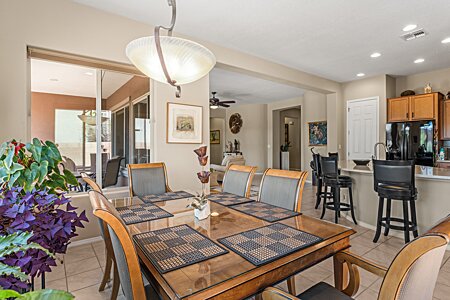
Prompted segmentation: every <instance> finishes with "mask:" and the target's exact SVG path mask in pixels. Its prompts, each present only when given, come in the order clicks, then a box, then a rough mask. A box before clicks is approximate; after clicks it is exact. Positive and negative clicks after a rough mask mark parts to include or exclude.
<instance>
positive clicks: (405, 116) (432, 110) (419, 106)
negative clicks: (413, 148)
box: [387, 93, 450, 138]
mask: <svg viewBox="0 0 450 300" xmlns="http://www.w3.org/2000/svg"><path fill="white" fill-rule="evenodd" d="M442 99H443V95H442V94H441V93H430V94H423V95H414V96H408V97H399V98H391V99H388V100H387V111H388V117H387V121H388V122H407V121H422V120H435V121H437V120H438V118H439V115H438V108H439V103H440V102H441V101H440V100H442ZM448 120H449V122H450V115H449V118H448ZM449 138H450V131H449Z"/></svg>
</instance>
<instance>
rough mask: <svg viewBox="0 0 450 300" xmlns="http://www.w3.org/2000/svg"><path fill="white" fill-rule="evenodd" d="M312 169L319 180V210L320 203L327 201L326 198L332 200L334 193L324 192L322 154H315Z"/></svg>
mask: <svg viewBox="0 0 450 300" xmlns="http://www.w3.org/2000/svg"><path fill="white" fill-rule="evenodd" d="M311 169H312V170H313V172H314V174H315V175H316V178H317V192H316V205H315V207H314V208H315V209H317V208H319V205H320V202H321V201H322V199H325V197H326V196H328V197H330V198H332V197H333V193H332V192H328V191H324V190H323V178H322V174H321V173H322V171H321V168H320V154H319V153H314V152H313V161H312V162H311Z"/></svg>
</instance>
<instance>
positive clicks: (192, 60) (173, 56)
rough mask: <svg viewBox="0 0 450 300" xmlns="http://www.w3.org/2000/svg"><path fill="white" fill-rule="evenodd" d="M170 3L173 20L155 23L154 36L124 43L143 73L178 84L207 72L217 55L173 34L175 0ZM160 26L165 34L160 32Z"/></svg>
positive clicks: (178, 94) (196, 78)
mask: <svg viewBox="0 0 450 300" xmlns="http://www.w3.org/2000/svg"><path fill="white" fill-rule="evenodd" d="M168 3H169V6H171V7H172V20H171V23H170V25H169V26H168V27H165V26H156V27H155V31H154V36H147V37H141V38H138V39H136V40H133V41H131V42H130V43H129V44H128V45H127V47H126V55H127V57H128V59H129V60H130V61H131V62H132V63H133V64H134V65H135V66H136V67H137V68H138V69H139V70H140V71H141V72H142V73H144V74H145V75H147V76H148V77H150V78H152V79H154V80H156V81H159V82H163V83H168V84H170V85H172V86H174V87H176V88H177V92H176V97H177V98H179V97H180V95H181V87H180V85H183V84H187V83H191V82H194V81H197V80H199V79H200V78H202V77H203V76H205V75H207V74H208V73H209V72H210V71H211V69H212V68H213V67H214V65H215V64H216V57H215V56H214V54H213V53H212V52H211V51H210V50H209V49H207V48H206V47H204V46H202V45H200V44H198V43H196V42H193V41H190V40H186V39H182V38H178V37H173V36H172V32H173V28H174V26H175V21H176V15H177V10H176V1H175V0H168ZM161 29H165V30H167V36H160V31H161Z"/></svg>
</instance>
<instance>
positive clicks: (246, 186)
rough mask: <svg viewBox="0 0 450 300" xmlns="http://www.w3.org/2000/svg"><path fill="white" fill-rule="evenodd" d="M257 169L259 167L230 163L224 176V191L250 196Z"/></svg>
mask: <svg viewBox="0 0 450 300" xmlns="http://www.w3.org/2000/svg"><path fill="white" fill-rule="evenodd" d="M256 169H257V167H251V166H241V165H230V166H229V167H228V168H227V170H226V171H225V175H224V177H223V182H222V192H225V193H231V194H235V195H238V196H242V197H246V198H249V197H250V191H251V187H252V181H253V176H254V175H255V172H256Z"/></svg>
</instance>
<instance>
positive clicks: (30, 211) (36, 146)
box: [0, 139, 88, 291]
mask: <svg viewBox="0 0 450 300" xmlns="http://www.w3.org/2000/svg"><path fill="white" fill-rule="evenodd" d="M61 161H62V158H61V155H60V153H59V151H58V148H57V147H56V145H55V144H53V143H52V142H49V141H47V142H45V143H44V142H42V141H40V140H38V139H33V141H32V143H28V144H23V143H19V142H16V141H14V140H13V141H11V142H6V143H3V144H2V145H1V146H0V235H8V234H14V233H20V232H32V235H31V237H30V238H29V242H33V243H36V244H38V245H40V246H41V247H42V248H39V249H37V248H30V249H27V250H26V251H19V252H17V253H11V254H8V255H7V256H6V257H2V262H3V263H4V264H6V265H8V266H11V267H19V268H20V270H21V271H22V272H23V273H25V274H26V275H27V276H28V279H27V280H25V281H21V280H17V278H15V277H10V276H5V275H0V287H4V288H10V289H14V290H16V291H22V290H28V289H29V288H30V280H29V279H30V277H31V278H33V277H36V276H39V275H41V274H43V273H45V272H50V271H51V267H52V266H56V259H57V257H56V256H55V254H64V253H65V252H66V250H67V246H68V244H69V243H70V239H71V238H73V237H75V236H77V233H76V230H77V228H82V227H84V226H83V224H82V222H83V221H86V222H87V221H88V220H87V218H86V215H85V212H84V211H83V212H82V213H81V214H77V213H76V211H75V210H76V208H75V207H73V206H72V205H71V204H70V199H69V198H67V197H66V196H65V193H66V192H67V191H68V189H69V186H70V185H77V184H78V181H77V180H76V178H75V177H74V176H73V174H72V173H71V172H70V171H68V170H60V168H59V166H60V163H61ZM42 249H46V250H47V252H46V251H44V250H42ZM49 253H51V254H52V255H49Z"/></svg>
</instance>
